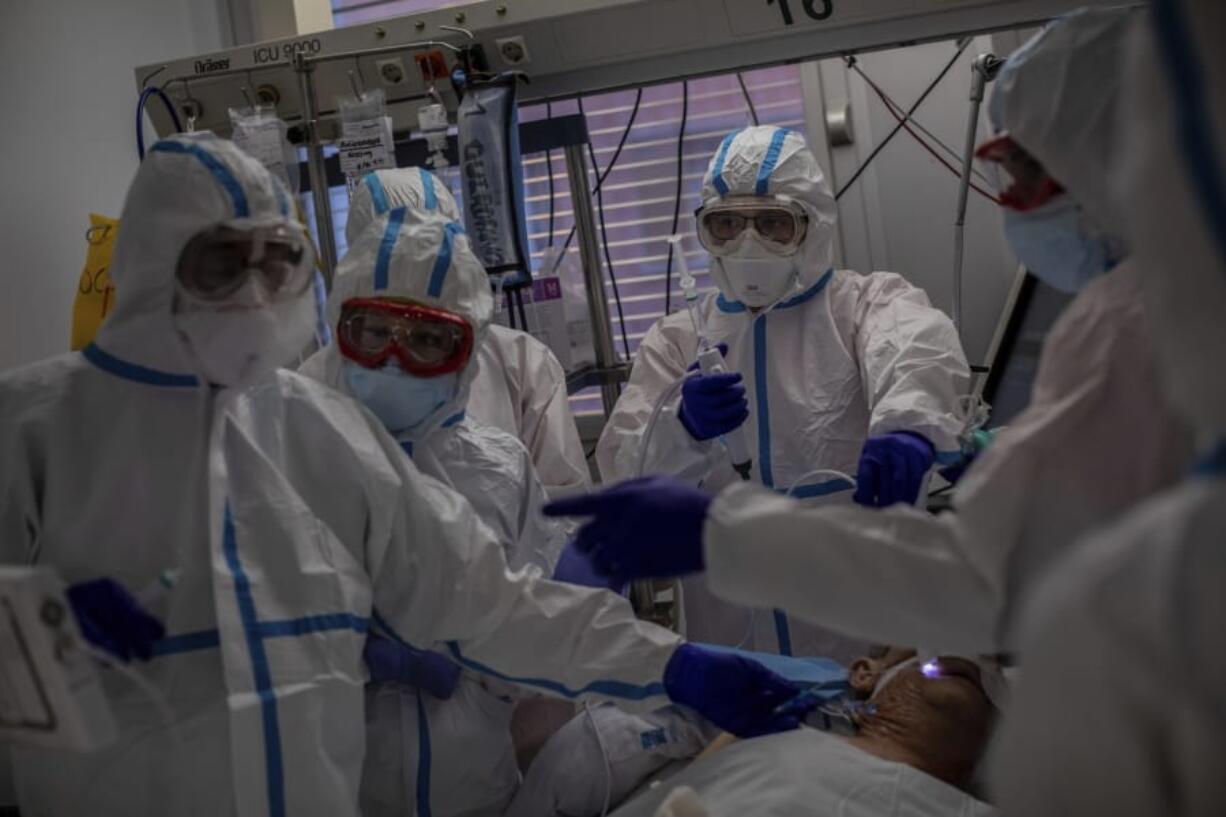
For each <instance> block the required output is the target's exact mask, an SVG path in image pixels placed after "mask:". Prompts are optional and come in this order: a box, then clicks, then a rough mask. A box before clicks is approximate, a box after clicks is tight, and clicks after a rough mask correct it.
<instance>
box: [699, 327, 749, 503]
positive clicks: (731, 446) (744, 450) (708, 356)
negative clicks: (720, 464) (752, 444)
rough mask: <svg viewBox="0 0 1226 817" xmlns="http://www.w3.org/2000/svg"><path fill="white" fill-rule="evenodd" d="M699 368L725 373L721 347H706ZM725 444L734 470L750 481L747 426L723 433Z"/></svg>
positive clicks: (713, 372)
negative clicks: (746, 436) (746, 437)
mask: <svg viewBox="0 0 1226 817" xmlns="http://www.w3.org/2000/svg"><path fill="white" fill-rule="evenodd" d="M698 368H699V369H701V370H702V373H703V374H723V372H724V371H726V370H725V368H724V356H723V354H722V353H721V352H720V351H719V347H717V346H712V347H710V348H709V349H704V350H703V351H702V352H701V353H700V354H699V355H698ZM723 440H724V445H725V446H726V447H727V448H728V456H729V458H730V459H731V460H732V470H734V471H736V472H737V473H738V474H740V475H741V479H743V480H745V481H746V482H748V481H749V475H750V473H751V471H752V469H753V457H751V456H750V455H749V443H748V442H747V441H746V440H745V426H744V425H741V426H740V427H738V428H734V429H733V430H732V431H729V432H728V433H727V434H724V435H723Z"/></svg>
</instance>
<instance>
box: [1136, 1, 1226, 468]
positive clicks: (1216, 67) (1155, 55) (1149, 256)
mask: <svg viewBox="0 0 1226 817" xmlns="http://www.w3.org/2000/svg"><path fill="white" fill-rule="evenodd" d="M1152 18H1153V19H1152V25H1150V26H1147V27H1146V28H1145V29H1144V30H1143V31H1141V32H1139V36H1137V37H1136V39H1135V52H1134V54H1133V58H1132V60H1131V61H1130V62H1131V64H1130V67H1129V70H1128V71H1127V72H1126V76H1125V79H1124V83H1125V87H1127V88H1129V89H1131V91H1132V93H1130V94H1129V95H1128V100H1127V103H1126V105H1125V109H1124V110H1123V111H1122V113H1123V117H1122V119H1121V122H1125V123H1128V126H1127V127H1126V128H1123V130H1124V132H1125V134H1124V137H1123V141H1124V143H1125V144H1124V150H1122V151H1121V153H1122V156H1123V159H1122V161H1121V166H1120V167H1119V168H1118V169H1117V172H1116V176H1117V178H1119V179H1120V181H1121V191H1120V193H1119V195H1120V200H1121V202H1123V203H1124V205H1125V206H1126V207H1127V208H1128V211H1129V212H1128V215H1129V225H1130V227H1131V228H1132V230H1133V235H1134V236H1135V242H1136V256H1137V260H1138V261H1139V263H1140V264H1141V267H1142V268H1143V269H1145V270H1147V271H1148V273H1149V274H1147V275H1146V276H1145V277H1144V279H1143V281H1142V287H1143V288H1142V296H1143V298H1144V302H1145V316H1146V319H1147V320H1148V321H1149V322H1150V324H1151V327H1152V332H1153V336H1154V339H1155V343H1156V346H1157V351H1158V371H1159V373H1160V375H1161V377H1162V379H1163V381H1164V386H1165V390H1166V394H1167V396H1168V397H1169V399H1170V401H1171V404H1172V405H1173V406H1174V408H1175V409H1176V410H1177V411H1179V413H1180V414H1181V415H1182V416H1184V417H1185V418H1187V419H1188V420H1189V421H1190V422H1191V423H1192V425H1193V427H1194V428H1195V429H1196V431H1197V432H1198V434H1199V435H1200V436H1201V437H1202V440H1201V441H1202V443H1208V444H1213V443H1217V442H1220V441H1222V440H1223V439H1226V377H1223V376H1222V359H1223V357H1226V49H1223V48H1222V47H1221V45H1220V43H1218V42H1217V39H1219V38H1220V35H1221V32H1222V31H1223V30H1226V4H1223V3H1222V2H1220V0H1179V1H1178V2H1174V1H1173V0H1162V2H1156V3H1155V4H1154V5H1153V12H1152Z"/></svg>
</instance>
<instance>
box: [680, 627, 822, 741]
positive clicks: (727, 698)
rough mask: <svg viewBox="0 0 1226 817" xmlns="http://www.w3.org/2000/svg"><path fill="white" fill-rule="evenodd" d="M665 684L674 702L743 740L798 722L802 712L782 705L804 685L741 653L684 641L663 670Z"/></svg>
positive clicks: (793, 696)
mask: <svg viewBox="0 0 1226 817" xmlns="http://www.w3.org/2000/svg"><path fill="white" fill-rule="evenodd" d="M664 688H665V690H666V691H667V692H668V697H669V698H670V699H672V701H673V702H674V703H678V704H682V705H684V706H688V707H689V708H690V709H693V710H694V711H696V712H697V713H698V714H700V715H702V716H703V717H705V718H706V719H707V720H709V721H711V723H713V724H715V725H716V726H718V727H719V728H720V729H723V730H724V731H726V732H731V733H732V734H734V735H736V736H737V737H740V738H752V737H758V736H760V735H769V734H772V733H774V732H784V731H787V730H789V729H795V728H797V727H798V726H800V715H801V714H803V713H797V712H792V711H790V710H787V709H786V707H783V704H785V703H787V702H788V701H791V700H793V699H795V697H796V696H797V695H798V694H799V693H800V691H801V688H800V687H799V686H797V685H796V684H793V683H792V682H791V681H788V680H786V679H785V678H783V677H782V676H780V675H776V674H775V673H773V672H771V671H770V670H768V669H767V668H766V667H764V666H762V665H761V664H759V663H757V662H756V661H753V660H751V659H749V658H746V657H744V656H741V655H733V654H731V653H724V652H714V651H711V650H705V649H703V648H702V647H699V646H697V645H695V644H682V645H681V646H680V647H678V648H677V651H676V652H674V653H673V655H672V658H670V659H669V661H668V666H667V667H666V668H665V670H664Z"/></svg>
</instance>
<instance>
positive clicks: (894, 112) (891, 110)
mask: <svg viewBox="0 0 1226 817" xmlns="http://www.w3.org/2000/svg"><path fill="white" fill-rule="evenodd" d="M857 73H859V74H860V76H861V77H863V78H864V81H865V82H866V83H868V87H870V88H872V89H873V92H874V93H876V94H877V96H878V97H879V98H880V99H881V102H882V104H883V105H885V109H886V110H887V111H889V113H890V116H892V117H894V119H895V120H896V121H897V122H898V124H899V125H901V126H902V128H903V130H905V131H906V132H907V133H909V134H911V138H912V139H914V140H915V141H916V142H919V144H920V147H922V148H923V149H924V150H926V151H928V152H929V153H931V154H932V158H934V159H936V160H937V161H938V162H940V163H941V164H943V165H944V166H945V167H946V168H947V169H948V170H949V172H950V173H953V174H954V175H955V176H957V177H958V178H962V171H960V170H958V169H957V168H956V167H954V166H953V165H951V164H950V163H949V162H948V161H946V160H945V157H944V156H942V155H941V154H939V153H937V151H936V150H935V149H934V148H933V147H932V145H930V144H928V143H927V142H926V141H924V140H923V139H922V138H920V135H919V134H918V133H916V132H915V131H914V130H912V129H911V125H910V124H909V123H908V122H907V119H906V117H905V116H903V115H902V114H900V113H899V112H898V110H897V109H895V107H894V104H893V103H892V102H890V98H889V97H888V96H886V93H885V91H883V90H881V89H880V88H879V87H877V83H875V82H873V81H872V80H871V79H869V78H868V77H867V76H865V75H864V74H863V73H862V72H857ZM971 189H972V190H974V191H975V192H976V193H978V194H979V195H981V196H983V197H984V198H985V199H987V200H989V201H991V202H993V203H995V204H996V205H998V206H1003V202H1001V200H1000V199H999V198H998V197H997V196H996V195H995V194H993V193H991V192H989V191H987V190H984V189H983V188H982V187H980V186H979V185H977V184H975V183H974V182H971Z"/></svg>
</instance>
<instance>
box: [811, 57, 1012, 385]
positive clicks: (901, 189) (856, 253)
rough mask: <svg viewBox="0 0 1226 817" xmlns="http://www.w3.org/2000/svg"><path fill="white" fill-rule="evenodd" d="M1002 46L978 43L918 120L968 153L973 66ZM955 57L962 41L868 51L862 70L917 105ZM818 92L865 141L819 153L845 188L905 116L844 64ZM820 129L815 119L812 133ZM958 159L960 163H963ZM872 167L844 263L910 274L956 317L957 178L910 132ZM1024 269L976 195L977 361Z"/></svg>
mask: <svg viewBox="0 0 1226 817" xmlns="http://www.w3.org/2000/svg"><path fill="white" fill-rule="evenodd" d="M992 47H993V46H992V42H991V41H990V40H989V39H988V38H982V37H981V38H978V39H976V40H975V41H974V42H972V43H971V44H970V46H969V47H968V48H967V49H966V51H965V52H964V53H963V55H962V57H961V58H960V59H959V61H958V63H957V64H956V65H955V66H954V68H953V69H952V70H950V72H949V74H948V75H947V76H946V77H945V79H944V80H942V81H941V84H940V85H938V86H937V88H936V90H935V91H933V93H932V94H931V95H930V96H929V97H928V98H927V100H926V101H925V102H924V104H923V106H922V107H920V108H919V110H918V111H916V113H915V118H916V120H918V121H919V122H920V123H921V124H922V125H923V126H924V127H925V128H927V129H928V130H929V131H931V132H932V133H934V134H935V135H936V136H938V137H939V138H940V139H941V140H942V141H943V142H945V143H946V144H947V145H949V146H950V147H951V148H953V149H954V150H955V151H957V152H958V153H959V154H961V152H962V149H963V142H964V140H965V133H966V119H967V114H968V111H969V105H970V103H969V99H968V98H969V91H970V80H971V68H970V66H971V62H972V61H973V60H974V58H975V56H976V55H978V54H979V53H981V52H983V51H988V50H991V49H992ZM998 47H999V46H998ZM954 51H955V45H954V43H952V42H942V43H931V44H926V45H917V46H911V47H907V48H898V49H892V50H889V51H879V52H874V53H869V54H863V55H861V56H860V57H859V64H860V67H861V69H862V70H863V71H864V72H865V73H866V74H867V75H868V76H869V77H871V78H872V79H873V81H874V82H876V83H877V84H878V85H879V86H881V88H882V89H883V90H884V91H885V92H886V93H887V94H889V95H890V97H891V98H893V99H894V100H895V101H896V102H897V103H898V104H900V105H901V106H902V107H903V108H909V107H910V106H911V104H912V103H913V102H914V101H915V100H916V99H917V98H918V97H919V95H920V94H921V93H923V91H924V89H925V88H926V87H927V86H928V84H929V83H930V82H931V81H932V80H933V79H934V78H935V77H936V76H937V74H938V73H939V72H940V70H941V68H942V67H944V66H945V64H946V63H947V62H948V61H949V59H950V57H951V56H952V55H953V54H954ZM1002 56H1004V55H1002ZM809 87H810V88H811V89H812V91H813V93H814V94H818V95H820V96H821V98H822V99H823V100H824V102H825V104H826V105H828V106H831V107H838V106H841V105H843V104H845V103H847V102H850V104H851V109H852V116H853V120H854V123H855V143H854V144H852V145H848V146H844V147H834V148H827V147H826V146H825V145H824V144H823V145H820V148H819V153H820V152H821V151H822V150H827V151H828V152H827V153H826V155H824V156H820V158H821V160H822V163H823V165H825V166H826V167H828V168H833V172H832V176H833V181H834V185H833V186H834V187H835V188H836V189H838V188H839V187H840V186H841V185H842V184H843V183H844V182H846V181H847V180H848V179H849V178H850V176H851V174H852V172H854V170H855V169H856V168H857V167H859V165H860V164H861V163H862V162H863V161H864V159H865V158H866V157H867V156H868V155H869V154H870V153H871V152H872V150H873V148H874V147H876V146H877V144H878V143H879V142H881V140H883V139H884V138H885V137H886V136H887V135H888V134H889V132H890V131H891V130H892V129H893V128H894V126H895V124H896V120H895V119H894V118H893V117H892V116H891V115H890V114H889V113H888V112H887V111H886V109H885V107H884V105H883V104H882V103H881V101H880V100H879V99H878V97H877V96H876V94H875V93H874V92H873V91H872V90H871V89H869V88H868V87H867V85H866V84H865V82H864V80H863V79H862V78H861V77H860V76H859V75H858V74H856V73H854V72H849V71H848V70H847V69H846V68H845V67H844V65H843V63H842V61H841V60H823V61H822V62H821V63H819V65H818V67H817V69H816V73H814V74H813V75H812V78H811V80H810V83H809ZM989 94H990V88H989ZM819 104H820V103H819ZM814 107H818V106H814ZM984 112H985V114H986V102H985V108H984ZM818 115H819V116H820V111H819V114H818ZM981 119H982V121H981V125H980V133H979V138H980V140H982V139H983V138H984V137H986V135H987V133H988V125H987V119H986V115H984V116H982V117H981ZM819 126H820V124H819V123H815V122H810V133H811V134H813V132H814V129H815V127H819ZM822 141H824V139H823V135H822V134H820V133H819V134H814V142H815V143H819V142H822ZM951 161H953V162H954V164H955V166H960V162H959V161H956V160H951ZM870 168H871V170H870V171H869V172H867V173H865V174H864V175H863V176H861V178H860V180H859V181H857V182H856V184H855V186H854V187H852V188H851V189H850V190H849V191H848V193H847V194H846V196H845V197H844V198H843V199H842V200H841V201H840V203H839V215H840V220H841V222H842V224H841V233H842V242H841V244H842V251H843V256H844V263H845V264H846V265H847V266H848V267H850V268H852V269H857V270H859V271H861V272H867V271H870V270H891V271H894V272H898V273H901V274H902V275H904V276H905V277H906V278H907V279H908V280H910V281H911V282H912V283H914V284H916V285H917V286H920V287H922V288H924V289H925V290H926V291H927V292H928V296H929V298H931V300H932V302H933V304H934V305H935V306H937V307H939V308H940V309H943V310H944V311H945V312H947V313H952V306H953V286H952V264H953V257H954V253H953V223H954V215H955V208H956V203H957V192H958V179H957V177H956V176H955V175H954V174H952V173H950V172H949V171H948V170H946V169H945V168H944V167H942V166H941V165H939V164H938V163H937V162H936V160H935V159H933V158H932V157H931V156H930V155H929V154H928V153H926V152H925V151H924V149H923V148H922V147H920V146H919V145H918V144H917V143H916V142H915V141H914V140H913V139H912V138H911V137H910V136H908V135H907V133H906V132H905V131H902V132H900V133H899V134H898V135H897V136H895V137H894V139H893V141H892V142H890V144H889V146H887V147H886V148H885V149H884V150H883V151H882V152H881V153H880V155H878V156H877V158H876V159H875V160H874V161H873V164H872V165H871V166H870ZM981 186H982V185H981ZM1016 268H1017V262H1016V261H1015V260H1014V258H1013V256H1012V253H1011V252H1010V251H1009V248H1008V245H1007V244H1006V243H1005V240H1004V236H1003V233H1002V228H1001V214H1000V211H999V208H998V207H996V205H994V204H992V203H991V202H988V201H987V200H985V199H983V198H981V197H980V196H978V195H976V194H975V193H973V192H972V193H971V196H970V202H969V206H968V210H967V219H966V252H965V266H964V270H963V290H962V309H963V331H962V339H963V345H964V346H965V347H966V352H967V356H968V357H969V358H970V360H971V362H972V363H974V364H978V363H982V362H983V359H984V355H985V352H986V350H987V347H988V345H989V343H990V341H991V338H992V333H993V331H994V330H995V327H996V324H997V321H998V319H999V317H1000V313H1001V309H1002V307H1003V305H1004V301H1005V298H1006V296H1007V294H1008V291H1009V287H1010V285H1011V283H1012V281H1013V276H1014V273H1015V271H1016Z"/></svg>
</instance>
